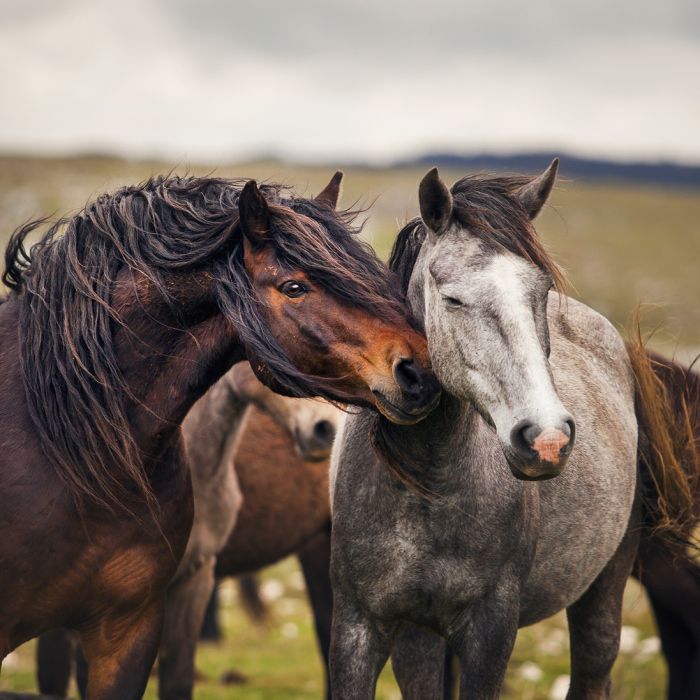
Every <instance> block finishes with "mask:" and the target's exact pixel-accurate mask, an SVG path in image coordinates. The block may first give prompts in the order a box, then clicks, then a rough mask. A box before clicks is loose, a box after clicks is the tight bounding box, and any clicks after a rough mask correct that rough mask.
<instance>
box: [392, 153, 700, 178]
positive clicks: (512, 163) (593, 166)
mask: <svg viewBox="0 0 700 700" xmlns="http://www.w3.org/2000/svg"><path fill="white" fill-rule="evenodd" d="M555 156H559V158H560V160H561V163H560V173H561V174H562V175H563V176H564V177H570V178H575V179H586V180H615V181H626V182H636V183H647V184H653V185H671V186H674V187H700V165H679V164H677V163H670V162H656V163H654V162H629V163H625V162H619V161H611V160H596V159H593V158H581V157H578V156H572V155H567V154H566V153H546V152H541V153H513V154H509V155H490V154H487V153H483V154H476V155H459V154H456V153H440V152H437V153H426V154H425V155H422V156H419V157H417V158H413V159H410V160H402V161H399V162H397V163H395V166H396V167H419V166H426V167H430V166H433V165H435V166H437V167H442V168H452V169H455V170H463V171H465V172H469V171H495V172H500V171H503V172H515V173H530V172H533V173H534V172H538V171H540V170H543V169H544V168H545V167H546V166H547V165H548V164H549V163H550V161H551V160H552V158H554V157H555Z"/></svg>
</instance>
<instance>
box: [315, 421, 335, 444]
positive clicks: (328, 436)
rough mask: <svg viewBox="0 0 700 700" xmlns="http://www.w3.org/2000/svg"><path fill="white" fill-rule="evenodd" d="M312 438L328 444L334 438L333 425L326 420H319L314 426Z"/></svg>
mask: <svg viewBox="0 0 700 700" xmlns="http://www.w3.org/2000/svg"><path fill="white" fill-rule="evenodd" d="M314 437H315V438H316V439H317V440H320V441H322V442H330V441H331V440H333V438H334V437H335V429H334V428H333V424H332V423H331V422H330V421H328V420H320V421H318V422H317V423H316V424H315V425H314Z"/></svg>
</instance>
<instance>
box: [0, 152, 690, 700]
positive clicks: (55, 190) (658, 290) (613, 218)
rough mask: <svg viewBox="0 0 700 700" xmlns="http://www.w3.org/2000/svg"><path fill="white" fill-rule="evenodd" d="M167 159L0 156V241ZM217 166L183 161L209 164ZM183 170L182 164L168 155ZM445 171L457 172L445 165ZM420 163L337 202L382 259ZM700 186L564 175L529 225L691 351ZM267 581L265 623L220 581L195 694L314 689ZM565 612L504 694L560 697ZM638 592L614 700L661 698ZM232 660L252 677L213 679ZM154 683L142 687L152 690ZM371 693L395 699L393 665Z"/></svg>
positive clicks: (290, 599)
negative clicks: (360, 212)
mask: <svg viewBox="0 0 700 700" xmlns="http://www.w3.org/2000/svg"><path fill="white" fill-rule="evenodd" d="M172 167H173V166H172V164H170V165H166V164H159V163H130V162H126V161H119V160H112V159H105V158H82V159H75V160H38V159H22V158H0V244H2V245H3V246H4V242H5V240H6V238H7V236H8V235H9V234H10V232H11V231H12V229H13V228H14V227H15V226H17V225H18V224H20V223H21V222H23V221H25V220H27V219H29V218H32V217H36V216H40V215H43V214H49V213H52V212H56V213H60V214H62V213H70V212H72V211H76V210H78V209H79V208H80V207H81V206H82V205H83V204H84V203H85V202H86V201H87V200H88V199H89V198H90V197H93V196H95V195H96V194H99V193H101V192H103V191H106V190H110V189H113V188H115V187H117V186H118V185H120V184H124V183H133V182H136V181H139V180H141V179H143V178H145V177H147V176H148V175H150V174H153V173H158V172H163V171H167V170H169V169H171V168H172ZM212 169H213V168H192V169H190V170H191V171H192V172H197V173H203V172H211V171H212ZM177 170H178V171H185V170H186V167H185V166H184V165H178V166H177ZM215 172H216V173H217V174H222V175H245V176H252V177H257V178H260V179H262V178H270V179H274V180H284V181H286V182H289V183H292V184H294V185H295V186H296V187H297V189H298V190H301V191H303V192H312V193H313V192H316V191H318V190H319V189H320V187H322V186H323V185H324V184H325V183H326V181H327V179H328V178H329V177H330V175H331V172H330V170H329V169H326V168H324V169H318V168H298V167H294V166H285V165H282V164H277V163H255V164H248V165H245V166H241V167H236V168H234V167H229V166H226V167H223V166H222V167H217V168H215ZM442 174H443V177H444V178H445V179H446V180H448V181H452V180H454V179H456V178H457V177H458V176H459V175H460V173H452V172H444V173H442ZM421 175H422V172H418V171H412V170H402V171H381V170H377V171H370V170H360V169H348V170H347V172H346V182H345V190H344V197H343V204H344V205H346V206H347V205H351V204H353V202H359V203H360V204H361V205H364V206H368V205H370V204H372V202H373V200H374V198H375V197H377V199H376V202H374V206H373V207H372V210H371V217H370V218H369V220H368V223H367V225H366V227H365V235H366V236H367V238H368V239H369V240H370V241H371V242H372V243H373V245H374V246H375V248H376V249H377V251H378V252H379V253H380V254H381V255H382V256H385V255H386V254H387V252H388V250H389V248H390V246H391V243H392V240H393V236H394V234H395V232H396V230H397V227H398V226H399V225H400V224H402V223H403V222H404V221H406V220H407V219H409V218H410V217H412V216H414V215H415V214H416V213H417V211H416V191H417V184H418V181H419V180H420V177H421ZM699 195H700V193H698V192H683V191H672V190H664V189H654V188H630V187H627V186H622V185H614V184H610V185H605V186H602V185H595V186H594V185H588V184H582V183H574V182H568V183H563V184H561V185H560V187H559V189H558V190H557V191H556V192H555V194H554V196H553V198H552V203H551V204H552V205H551V206H550V207H549V208H548V209H547V210H546V211H545V213H544V214H543V215H542V217H541V219H540V221H539V223H538V230H539V231H540V233H541V235H542V237H543V238H544V239H545V241H546V242H547V244H548V246H549V247H550V248H551V250H552V251H553V252H554V254H555V257H556V258H557V259H558V260H559V261H560V262H561V263H562V264H563V266H564V268H565V269H566V270H567V272H568V274H569V277H570V280H571V282H572V290H573V291H572V294H574V295H575V296H577V297H579V298H581V299H583V300H584V301H586V302H587V303H589V304H591V305H592V306H593V307H595V308H597V309H598V310H600V311H601V312H603V313H604V314H605V315H607V316H608V317H609V318H611V320H613V321H614V322H615V323H617V324H620V325H624V324H626V323H627V322H628V321H629V317H630V314H631V311H632V309H633V308H634V306H635V305H636V304H637V302H638V301H644V302H647V303H650V304H655V305H656V306H655V307H654V308H650V309H649V311H648V313H647V315H646V323H647V325H648V327H650V328H651V327H654V326H656V325H660V326H661V328H660V330H659V331H658V332H657V334H656V335H655V336H654V338H653V340H652V343H653V344H654V345H655V346H656V347H658V348H659V349H662V350H664V351H666V352H668V353H674V352H677V354H678V356H680V357H681V358H682V359H686V360H688V359H690V358H691V357H692V356H693V355H694V354H695V353H696V352H697V351H698V350H700V303H699V301H700V274H699V269H698V268H699V265H700V196H699ZM264 590H265V592H266V594H267V597H268V599H269V600H270V604H271V606H272V610H273V621H272V623H271V624H270V625H269V626H268V627H267V628H256V627H254V626H252V625H251V624H250V623H249V622H248V620H247V619H246V618H245V616H244V614H243V613H242V612H241V611H240V610H239V609H238V606H237V604H236V594H235V589H234V588H233V587H232V586H227V587H226V588H225V589H224V593H223V598H224V613H223V620H224V625H225V635H226V638H225V641H224V642H223V643H222V644H221V645H219V646H212V645H206V646H202V647H201V649H200V652H199V656H198V667H199V669H200V671H201V673H202V675H203V678H204V680H203V681H202V682H200V683H199V684H198V686H197V692H196V697H197V698H198V699H201V700H220V699H221V700H223V698H229V697H235V698H241V699H242V700H254V699H255V700H257V699H260V700H262V699H265V700H268V699H278V698H279V699H280V700H282V699H284V700H292V699H301V698H319V697H320V696H321V693H322V686H323V682H322V674H321V666H320V662H319V658H318V653H317V650H316V647H315V640H314V636H313V632H312V625H311V619H310V616H309V612H308V608H307V605H306V601H305V594H304V591H303V585H302V579H301V575H300V573H299V571H298V570H297V568H296V565H295V563H294V562H293V561H286V562H282V563H281V564H279V565H278V566H276V567H274V568H273V569H271V570H268V571H267V572H266V573H265V587H264ZM565 630H566V622H565V619H564V617H563V616H557V617H555V618H553V619H551V620H548V621H547V622H545V623H542V624H540V625H536V626H534V627H532V628H528V629H525V630H523V631H521V634H520V635H519V638H518V643H517V647H516V650H515V653H514V655H513V659H512V662H511V666H510V670H509V674H508V680H507V687H506V696H507V697H512V698H522V699H525V700H527V699H539V698H543V699H544V698H558V697H563V692H562V689H564V690H565V676H566V674H567V672H568V642H567V637H566V632H565ZM654 634H655V632H654V628H653V623H652V621H651V618H650V615H649V610H648V607H647V604H646V600H645V597H644V594H643V592H641V591H640V589H639V588H638V587H636V586H635V585H634V584H632V583H631V584H630V586H629V588H628V591H627V595H626V601H625V629H624V634H623V650H622V653H621V655H620V658H619V660H618V663H617V665H616V668H615V683H616V688H615V695H614V697H615V698H620V699H621V698H624V699H625V700H657V699H658V698H661V697H662V696H663V687H664V680H665V670H664V666H663V663H662V661H661V658H660V656H659V654H658V640H657V639H656V638H655V637H654ZM231 667H235V668H236V669H238V670H239V671H241V672H242V673H243V674H244V675H245V676H246V677H247V679H248V680H247V682H246V683H245V684H243V685H240V686H235V687H231V686H221V685H220V684H219V682H218V679H219V678H220V677H221V675H222V673H223V672H224V671H225V670H226V669H229V668H231ZM153 686H154V684H153V683H152V684H151V686H150V687H149V691H148V695H147V697H149V698H155V697H156V695H155V688H154V687H153ZM34 688H35V682H34V672H33V645H32V644H31V643H30V644H28V645H25V646H24V647H22V648H21V649H19V650H17V651H16V652H14V653H13V654H12V655H11V656H10V657H9V658H8V659H7V660H6V662H5V665H4V666H3V675H2V678H0V690H2V689H5V690H7V689H14V690H32V689H34ZM378 697H380V698H384V699H385V700H389V699H390V698H398V697H399V696H398V691H397V690H396V686H395V684H394V683H393V681H392V678H391V675H390V672H389V671H385V673H384V675H383V676H382V678H381V681H380V686H379V695H378Z"/></svg>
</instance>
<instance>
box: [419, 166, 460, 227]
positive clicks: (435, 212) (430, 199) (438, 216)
mask: <svg viewBox="0 0 700 700" xmlns="http://www.w3.org/2000/svg"><path fill="white" fill-rule="evenodd" d="M418 202H419V204H420V215H421V219H423V223H424V224H425V225H426V226H427V227H428V228H429V229H430V230H431V231H434V232H435V233H438V234H439V233H442V232H443V231H445V229H446V228H447V226H448V225H449V223H450V217H451V216H452V195H451V194H450V191H449V190H448V189H447V185H446V184H445V183H444V182H443V181H442V180H441V179H440V176H439V175H438V170H437V168H433V169H432V170H431V171H430V172H429V173H428V174H427V175H426V176H425V177H424V178H423V179H422V180H421V183H420V187H419V188H418Z"/></svg>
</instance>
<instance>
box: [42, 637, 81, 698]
mask: <svg viewBox="0 0 700 700" xmlns="http://www.w3.org/2000/svg"><path fill="white" fill-rule="evenodd" d="M73 647H74V643H73V638H72V635H71V633H70V632H69V631H68V630H66V629H63V628H59V629H54V630H51V631H49V632H44V634H42V635H41V636H40V637H39V641H38V642H37V645H36V675H37V682H38V684H39V692H40V693H42V694H45V695H58V696H60V697H66V696H67V695H68V684H69V683H70V676H71V666H72V661H73Z"/></svg>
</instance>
